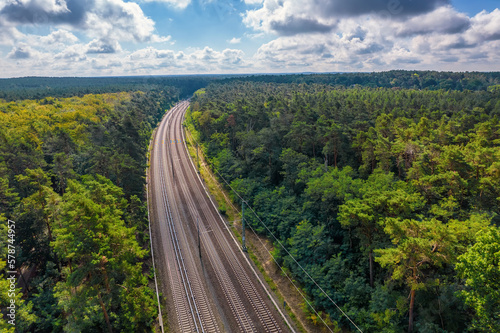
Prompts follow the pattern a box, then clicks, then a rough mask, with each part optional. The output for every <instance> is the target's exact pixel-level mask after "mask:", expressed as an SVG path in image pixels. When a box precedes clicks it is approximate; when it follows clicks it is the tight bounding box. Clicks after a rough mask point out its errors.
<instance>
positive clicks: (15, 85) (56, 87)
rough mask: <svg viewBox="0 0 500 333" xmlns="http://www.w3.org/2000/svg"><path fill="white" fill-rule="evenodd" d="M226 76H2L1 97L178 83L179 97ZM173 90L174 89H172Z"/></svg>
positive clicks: (136, 88) (36, 96)
mask: <svg viewBox="0 0 500 333" xmlns="http://www.w3.org/2000/svg"><path fill="white" fill-rule="evenodd" d="M222 77H227V75H226V76H216V75H210V76H209V75H204V76H200V75H197V76H144V77H142V76H131V77H86V78H83V77H54V78H52V77H22V78H14V79H0V99H4V100H6V101H16V100H23V99H42V98H45V97H59V98H61V97H74V96H79V97H82V96H84V95H86V94H104V93H116V92H124V91H127V92H134V91H147V90H151V89H156V90H158V89H160V90H161V89H162V87H165V86H170V87H175V88H176V90H175V94H176V97H177V98H187V97H189V96H190V95H191V94H193V92H194V91H196V90H197V89H199V88H202V87H204V86H205V85H207V84H208V83H209V82H211V81H213V80H216V79H220V78H222ZM172 92H174V91H172Z"/></svg>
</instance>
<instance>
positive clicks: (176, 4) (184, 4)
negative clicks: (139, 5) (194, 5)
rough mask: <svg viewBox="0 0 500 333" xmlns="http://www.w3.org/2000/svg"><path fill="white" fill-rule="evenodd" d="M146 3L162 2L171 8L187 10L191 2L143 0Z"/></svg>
mask: <svg viewBox="0 0 500 333" xmlns="http://www.w3.org/2000/svg"><path fill="white" fill-rule="evenodd" d="M143 1H144V2H161V3H165V4H167V5H169V6H171V7H174V8H176V9H185V8H186V7H187V6H188V5H189V4H190V3H191V0H143Z"/></svg>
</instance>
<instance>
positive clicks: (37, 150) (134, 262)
mask: <svg viewBox="0 0 500 333" xmlns="http://www.w3.org/2000/svg"><path fill="white" fill-rule="evenodd" d="M178 96H179V89H178V88H175V87H172V86H164V87H162V89H157V87H150V89H149V90H145V91H142V92H141V91H137V92H120V93H106V94H87V95H84V96H82V97H68V98H54V97H45V98H42V99H38V100H28V99H26V100H18V101H15V102H14V101H11V102H7V101H5V100H3V101H0V212H1V214H0V228H1V229H2V231H1V232H2V237H1V239H0V251H2V254H1V259H0V268H1V269H2V277H1V278H0V284H1V286H0V288H1V289H2V293H1V294H0V306H1V308H2V309H6V307H7V305H9V304H10V303H9V302H10V297H8V295H7V291H8V284H9V280H8V279H7V273H4V272H5V267H6V258H7V251H8V245H9V244H13V245H14V246H15V248H16V251H15V260H16V262H15V266H16V269H18V271H19V272H22V273H23V274H22V275H21V278H22V279H21V281H22V283H21V288H19V289H17V290H16V304H17V313H16V326H15V327H14V326H13V325H11V324H8V323H7V320H8V319H9V318H7V317H4V316H2V317H3V318H2V319H1V321H0V331H2V332H14V328H15V330H16V331H17V332H62V331H71V332H103V331H104V332H106V331H109V332H111V331H115V332H151V331H153V327H154V325H155V321H156V318H157V316H158V307H157V304H156V296H155V294H154V289H151V287H150V281H151V278H152V268H151V259H150V254H149V246H150V245H149V231H148V215H147V206H146V199H145V171H146V167H147V150H148V144H149V140H150V137H151V133H152V130H153V128H154V127H155V126H156V124H157V123H158V121H159V120H160V119H161V117H162V116H163V114H164V112H165V110H166V109H168V108H169V107H170V106H171V105H172V104H173V103H174V102H175V101H176V100H177V98H178ZM11 221H13V222H11ZM12 223H15V224H12ZM12 225H14V228H11V227H12ZM8 228H9V229H13V230H14V233H13V234H11V232H10V231H9V233H8ZM6 235H9V238H7V237H6ZM4 236H5V237H4ZM9 251H11V250H10V248H9ZM9 253H11V252H9ZM9 267H10V263H9ZM9 270H12V269H9Z"/></svg>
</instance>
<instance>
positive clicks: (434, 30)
mask: <svg viewBox="0 0 500 333" xmlns="http://www.w3.org/2000/svg"><path fill="white" fill-rule="evenodd" d="M259 29H260V28H259ZM499 51H500V10H498V9H496V10H494V11H492V12H490V13H488V12H481V13H479V14H477V15H476V16H474V17H472V18H469V17H467V16H466V15H465V14H462V13H458V12H456V10H454V9H453V8H452V7H449V6H443V7H440V8H437V9H436V10H434V11H431V12H430V13H424V14H422V15H418V16H415V17H413V18H410V19H408V20H407V21H405V22H402V21H399V20H390V19H388V18H387V17H370V16H365V17H363V16H361V17H357V18H349V17H348V18H342V19H340V20H339V22H338V24H337V27H336V28H335V29H334V30H333V31H331V32H325V33H313V34H311V33H309V34H295V35H289V36H287V35H282V36H279V37H278V38H276V39H274V40H272V41H271V42H268V43H266V44H264V45H262V46H261V47H260V48H259V50H258V51H257V53H256V55H255V59H256V60H257V61H258V62H259V63H260V66H261V67H269V68H271V69H274V70H275V71H297V70H298V69H300V70H310V71H356V70H368V71H370V70H384V69H394V68H407V69H415V68H417V69H418V68H420V69H437V70H500V67H499V66H500V62H499V61H498V60H499V58H500V56H499V54H500V52H499Z"/></svg>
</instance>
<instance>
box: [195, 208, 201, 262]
mask: <svg viewBox="0 0 500 333" xmlns="http://www.w3.org/2000/svg"><path fill="white" fill-rule="evenodd" d="M196 224H197V225H198V253H199V254H200V259H201V242H200V219H199V218H198V217H197V218H196Z"/></svg>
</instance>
